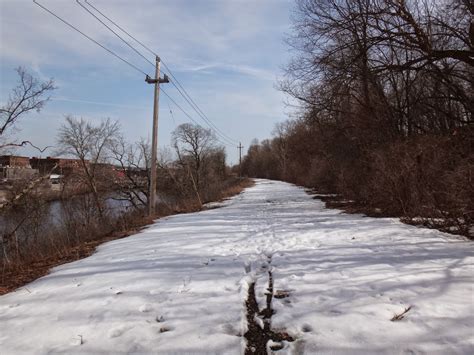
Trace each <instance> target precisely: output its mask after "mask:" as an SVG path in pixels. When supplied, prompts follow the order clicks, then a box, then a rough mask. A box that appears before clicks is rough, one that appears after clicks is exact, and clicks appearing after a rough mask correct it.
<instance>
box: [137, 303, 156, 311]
mask: <svg viewBox="0 0 474 355" xmlns="http://www.w3.org/2000/svg"><path fill="white" fill-rule="evenodd" d="M138 310H139V311H140V312H142V313H147V312H150V311H152V310H153V307H152V305H151V304H149V303H145V304H144V305H141V306H140V308H138Z"/></svg>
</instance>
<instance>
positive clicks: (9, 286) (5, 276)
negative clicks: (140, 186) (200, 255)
mask: <svg viewBox="0 0 474 355" xmlns="http://www.w3.org/2000/svg"><path fill="white" fill-rule="evenodd" d="M253 184H254V182H253V180H251V179H242V180H241V179H230V180H229V183H228V185H227V186H226V188H224V189H223V190H222V191H221V192H220V195H219V197H218V198H217V199H216V201H215V202H219V201H223V200H225V199H227V198H229V197H232V196H234V195H238V194H239V193H241V192H242V191H243V190H244V189H245V188H247V187H250V186H252V185H253ZM211 208H214V207H211ZM200 209H206V207H205V206H204V207H200V206H198V205H196V204H194V203H186V202H185V201H183V203H181V204H179V205H177V206H175V207H174V208H173V209H170V207H169V205H165V204H162V205H160V206H159V208H158V212H157V214H156V216H155V217H154V218H150V217H148V216H143V215H142V214H140V213H137V211H131V212H129V213H127V214H125V215H123V216H121V218H120V221H118V223H116V224H115V226H114V230H112V231H110V232H108V233H104V234H100V233H98V234H96V235H93V236H91V238H88V239H87V240H81V241H78V242H77V243H75V244H72V245H62V246H57V248H55V249H51V250H49V254H48V255H46V256H40V257H37V258H36V257H33V258H31V259H29V260H27V261H25V260H23V262H22V263H7V262H6V260H3V267H2V273H1V275H0V295H3V294H6V293H8V292H11V291H13V290H15V289H17V288H19V287H21V286H23V285H25V284H27V283H29V282H31V281H33V280H36V279H37V278H39V277H42V276H44V275H46V274H48V272H49V270H50V269H51V268H53V267H55V266H58V265H62V264H65V263H69V262H72V261H75V260H79V259H82V258H85V257H87V256H90V255H91V254H93V253H94V252H95V250H96V248H97V247H98V246H99V245H101V244H103V243H105V242H108V241H111V240H115V239H120V238H124V237H127V236H129V235H131V234H134V233H137V232H138V231H140V230H141V229H143V228H144V227H146V226H148V225H150V224H151V223H153V221H154V220H156V219H159V218H163V217H166V216H169V215H176V214H182V213H190V212H196V211H198V210H200Z"/></svg>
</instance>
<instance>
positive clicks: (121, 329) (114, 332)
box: [108, 325, 129, 339]
mask: <svg viewBox="0 0 474 355" xmlns="http://www.w3.org/2000/svg"><path fill="white" fill-rule="evenodd" d="M128 329H129V328H127V327H125V326H124V325H121V326H118V327H115V328H112V329H110V330H109V333H108V336H109V338H111V339H112V338H118V337H119V336H121V335H122V334H123V333H125V332H126V331H127V330H128Z"/></svg>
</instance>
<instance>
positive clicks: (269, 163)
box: [243, 0, 474, 234]
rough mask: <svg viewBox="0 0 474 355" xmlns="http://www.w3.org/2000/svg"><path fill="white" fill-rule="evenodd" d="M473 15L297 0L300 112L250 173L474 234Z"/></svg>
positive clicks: (291, 82)
mask: <svg viewBox="0 0 474 355" xmlns="http://www.w3.org/2000/svg"><path fill="white" fill-rule="evenodd" d="M473 14H474V6H473V5H472V2H471V1H470V0H411V1H409V0H407V1H404V0H298V1H297V6H296V10H295V12H294V18H293V20H294V32H293V35H292V36H291V37H290V38H289V39H288V43H289V45H290V46H291V47H292V49H293V50H294V51H295V53H296V55H295V57H294V59H293V60H292V62H291V63H290V64H289V65H288V67H287V70H286V76H285V79H284V80H282V81H281V82H280V88H281V90H283V91H284V92H286V93H287V94H288V95H290V96H291V97H293V98H295V99H296V100H298V101H299V103H300V104H301V105H300V111H299V116H298V118H297V119H295V120H291V121H288V122H286V123H284V124H280V125H278V126H277V127H276V129H275V132H274V133H275V134H274V137H273V139H270V140H266V141H264V142H262V143H261V144H258V143H255V144H253V145H252V146H251V147H250V148H249V151H248V154H247V156H246V157H245V159H244V162H243V169H244V172H246V173H247V174H248V175H251V176H257V177H268V178H274V179H282V180H286V181H290V182H294V183H298V184H301V185H306V186H311V187H316V188H317V189H318V190H321V191H326V192H335V193H338V194H341V195H343V196H344V197H345V198H346V199H351V200H354V201H356V202H357V203H358V204H359V205H363V206H367V207H373V208H377V210H379V211H382V212H381V213H383V214H389V215H399V216H400V215H401V216H408V217H415V216H420V217H430V219H427V221H428V222H429V221H431V222H432V221H435V220H436V221H443V223H446V227H449V228H451V229H452V230H455V231H457V232H461V233H465V234H469V228H470V226H471V232H470V233H472V232H473V231H472V223H473V221H474V181H473V178H474V177H473V168H474V155H473V154H474V153H473V152H474V130H473V127H472V124H473V123H474V122H473V110H474V23H473V22H472V18H473ZM431 222H430V223H431Z"/></svg>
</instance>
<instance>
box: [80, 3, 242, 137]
mask: <svg viewBox="0 0 474 355" xmlns="http://www.w3.org/2000/svg"><path fill="white" fill-rule="evenodd" d="M76 1H77V2H78V3H79V1H78V0H76ZM84 2H85V3H86V4H87V5H89V6H90V7H91V8H93V9H94V10H95V11H97V13H99V14H100V15H101V16H103V17H104V18H105V19H107V20H108V21H109V22H110V23H112V24H113V25H114V26H116V27H117V28H118V29H119V30H121V31H122V32H123V33H125V34H126V35H127V36H129V37H130V38H131V39H133V40H134V41H135V42H136V43H138V44H139V45H140V46H141V47H143V48H144V49H145V50H147V51H148V52H150V53H151V54H153V55H155V56H157V57H159V55H158V54H157V53H156V52H155V51H153V50H152V49H150V48H149V47H148V46H147V45H145V44H144V43H143V42H141V41H140V40H138V39H137V38H136V37H134V36H133V35H132V34H130V33H129V32H128V31H127V30H125V29H124V28H123V27H122V26H120V25H119V24H118V23H117V22H116V21H114V20H112V19H111V18H110V17H108V16H107V15H105V14H104V13H103V12H102V11H100V10H99V9H98V8H97V7H96V6H94V5H93V4H91V3H90V2H89V1H87V0H84ZM79 4H80V3H79ZM80 5H81V6H83V5H82V4H80ZM89 12H90V11H89ZM93 16H94V17H96V16H95V15H93ZM96 18H97V17H96ZM99 21H100V20H99ZM100 22H101V23H103V22H102V21H100ZM104 25H105V24H104ZM105 26H106V27H107V28H108V29H110V27H109V26H107V25H105ZM110 30H111V31H112V32H113V33H114V34H115V35H116V36H117V37H118V38H120V39H121V40H122V41H123V42H124V43H126V44H127V45H128V46H130V44H129V43H128V42H127V41H126V40H125V39H123V38H122V37H121V36H120V35H118V34H117V33H116V32H115V31H113V30H112V29H110ZM134 50H135V51H136V52H138V51H137V50H136V49H135V48H134ZM140 55H141V54H140ZM141 56H142V57H143V55H141ZM161 62H162V63H163V66H164V67H165V68H166V70H167V71H168V73H169V75H170V76H171V78H172V79H174V80H172V81H171V84H172V85H173V86H174V87H175V88H176V89H177V90H178V92H179V93H180V94H181V96H182V97H183V98H184V99H185V100H186V101H187V103H188V104H189V105H190V106H191V108H192V109H193V110H194V111H195V112H196V113H197V114H198V116H200V117H201V119H203V120H204V121H205V122H206V123H207V124H208V125H209V127H210V128H212V129H213V130H214V131H216V133H217V134H218V135H220V136H221V138H222V139H224V140H226V141H227V142H230V143H231V144H237V141H236V140H235V139H232V138H231V137H229V136H228V135H226V134H225V133H224V132H223V131H221V130H220V129H219V128H218V127H217V126H216V125H215V124H214V123H213V122H212V121H211V120H210V119H209V118H208V117H207V115H206V114H205V113H204V112H203V111H202V110H201V108H200V107H199V106H198V105H197V104H196V102H195V101H194V100H193V99H192V98H191V96H190V95H189V94H188V92H187V91H186V89H185V88H184V87H183V86H182V85H181V83H180V82H179V80H178V79H177V78H176V77H175V75H174V74H173V73H172V71H171V69H170V68H169V67H168V65H167V64H166V63H165V62H164V61H163V60H162V59H161ZM151 64H152V65H154V64H153V63H151ZM175 82H176V83H175Z"/></svg>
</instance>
